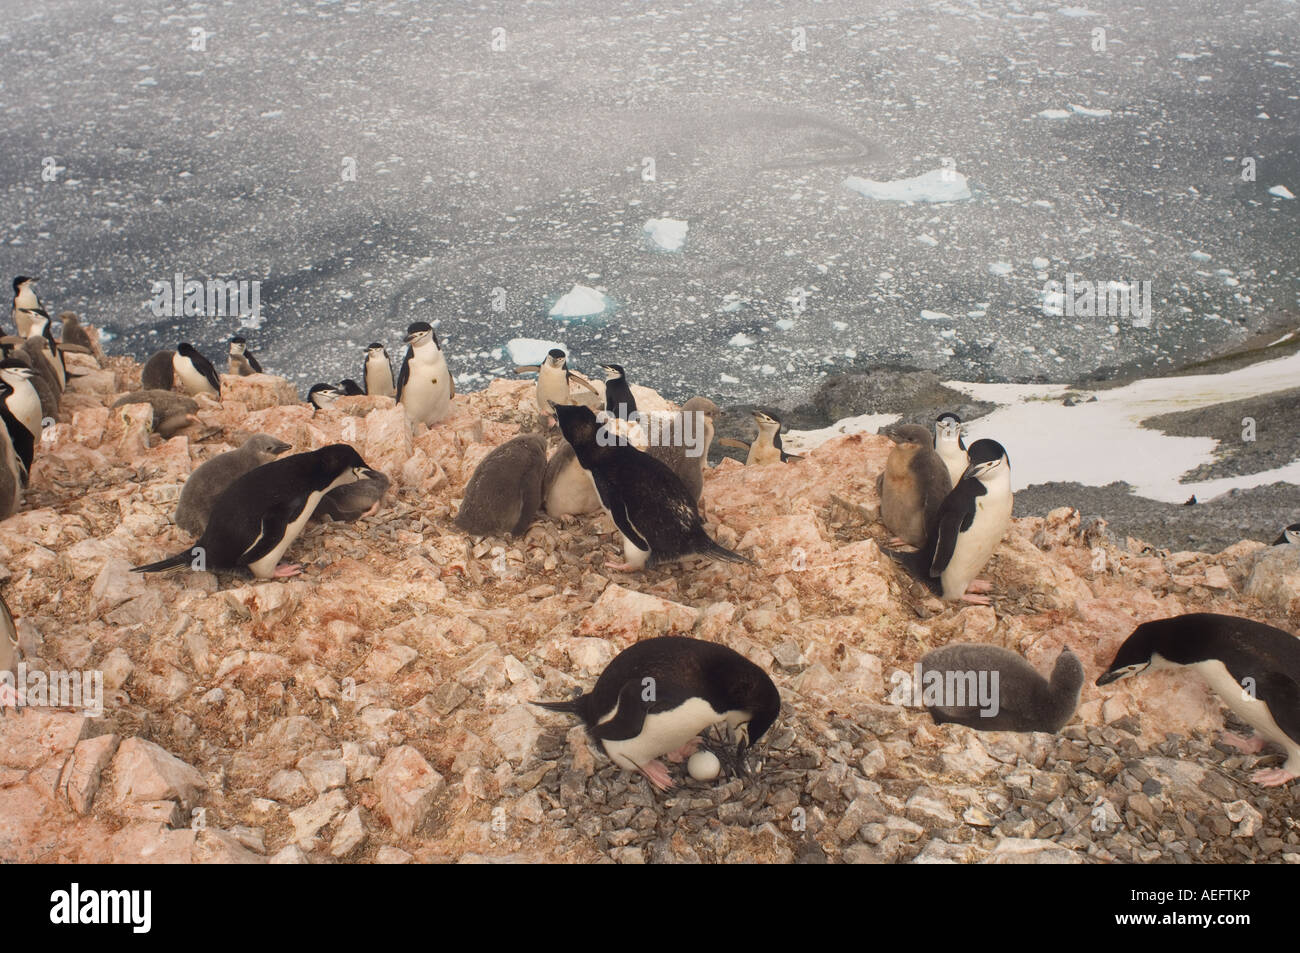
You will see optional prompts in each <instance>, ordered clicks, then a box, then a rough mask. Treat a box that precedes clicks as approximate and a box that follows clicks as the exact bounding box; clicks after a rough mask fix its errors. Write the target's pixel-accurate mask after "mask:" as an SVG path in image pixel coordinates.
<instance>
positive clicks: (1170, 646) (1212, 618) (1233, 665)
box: [1097, 612, 1300, 787]
mask: <svg viewBox="0 0 1300 953" xmlns="http://www.w3.org/2000/svg"><path fill="white" fill-rule="evenodd" d="M1175 668H1190V669H1194V670H1195V671H1197V672H1199V673H1200V674H1201V676H1202V677H1203V678H1204V679H1205V680H1206V681H1207V682H1209V684H1210V687H1211V688H1213V689H1214V691H1215V692H1216V693H1217V694H1218V696H1219V698H1221V699H1222V700H1223V702H1224V704H1226V705H1227V706H1228V707H1229V708H1231V709H1232V711H1233V712H1234V713H1236V715H1237V717H1238V718H1240V719H1241V720H1242V721H1244V722H1246V723H1247V724H1248V725H1250V726H1251V727H1253V728H1254V729H1255V734H1254V736H1253V737H1251V738H1242V737H1240V736H1238V735H1234V734H1225V735H1224V736H1223V740H1224V741H1226V742H1227V743H1228V744H1230V745H1232V746H1233V747H1236V748H1239V749H1240V750H1242V751H1245V752H1248V753H1252V754H1253V753H1256V752H1258V751H1259V750H1260V749H1262V748H1263V747H1264V744H1265V743H1266V742H1269V741H1271V742H1273V743H1274V744H1277V745H1281V746H1282V748H1283V749H1284V750H1285V751H1286V754H1287V759H1286V762H1285V763H1284V764H1283V765H1282V767H1280V768H1267V769H1264V770H1261V771H1256V772H1255V773H1254V774H1253V775H1251V780H1252V781H1254V782H1255V783H1256V784H1259V785H1263V786H1264V787H1278V786H1280V785H1283V784H1286V783H1287V782H1288V781H1292V780H1294V779H1295V778H1297V777H1300V639H1297V638H1296V637H1295V636H1294V635H1291V633H1289V632H1284V631H1283V630H1281V629H1275V628H1273V626H1271V625H1264V624H1263V623H1262V622H1254V621H1252V620H1250V619H1241V618H1238V617H1236V616H1230V615H1218V614H1216V613H1212V612H1192V613H1188V614H1186V615H1180V616H1174V617H1172V618H1169V619H1157V620H1155V621H1152V622H1143V623H1142V624H1141V625H1139V626H1138V627H1137V628H1136V629H1134V630H1133V634H1132V635H1130V636H1129V637H1128V639H1126V640H1125V642H1124V644H1123V645H1121V646H1120V647H1119V651H1118V652H1116V653H1115V659H1114V661H1112V662H1111V663H1110V666H1109V667H1108V668H1107V669H1106V671H1105V672H1103V673H1102V674H1101V676H1100V677H1099V678H1098V679H1097V684H1098V685H1109V684H1110V683H1111V682H1117V681H1119V680H1120V679H1123V678H1131V677H1132V676H1134V675H1138V674H1140V673H1142V672H1145V671H1159V670H1161V669H1175Z"/></svg>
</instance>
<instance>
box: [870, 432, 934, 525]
mask: <svg viewBox="0 0 1300 953" xmlns="http://www.w3.org/2000/svg"><path fill="white" fill-rule="evenodd" d="M881 433H883V434H884V435H885V436H887V437H889V439H890V440H892V441H894V444H895V446H894V449H893V450H891V451H890V452H889V457H888V459H886V461H885V469H884V470H882V471H881V473H880V476H878V477H877V478H876V492H877V493H878V494H879V496H880V518H881V520H882V521H883V522H884V524H885V526H886V527H887V528H888V529H889V531H890V532H891V533H893V534H894V537H895V539H896V540H897V541H898V542H902V543H906V544H907V545H909V546H915V547H917V548H918V549H920V548H921V547H923V546H925V544H926V543H927V542H929V541H930V540H931V539H933V538H934V536H935V533H936V531H937V529H938V525H939V507H940V506H941V505H942V504H943V501H944V500H945V499H946V498H947V496H948V494H949V493H951V492H952V482H951V480H950V479H949V477H948V468H947V466H945V464H944V461H943V458H941V457H940V456H939V454H938V453H936V452H935V451H934V450H933V449H932V448H931V447H930V431H929V430H927V429H926V428H925V427H922V426H920V425H919V424H894V425H892V426H889V427H886V428H884V429H883V430H882V431H881Z"/></svg>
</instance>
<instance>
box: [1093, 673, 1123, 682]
mask: <svg viewBox="0 0 1300 953" xmlns="http://www.w3.org/2000/svg"><path fill="white" fill-rule="evenodd" d="M1123 677H1124V673H1123V672H1122V671H1118V670H1117V671H1113V672H1102V673H1101V674H1100V675H1098V676H1097V684H1098V685H1109V684H1110V683H1111V682H1117V681H1119V680H1120V679H1121V678H1123Z"/></svg>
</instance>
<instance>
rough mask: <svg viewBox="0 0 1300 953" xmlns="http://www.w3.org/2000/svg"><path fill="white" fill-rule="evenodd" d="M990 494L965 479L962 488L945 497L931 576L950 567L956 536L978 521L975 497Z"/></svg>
mask: <svg viewBox="0 0 1300 953" xmlns="http://www.w3.org/2000/svg"><path fill="white" fill-rule="evenodd" d="M967 484H971V485H967ZM987 492H988V491H987V490H985V489H984V487H983V486H982V485H981V484H980V482H979V481H978V480H963V481H962V485H961V486H959V487H958V488H957V489H955V490H953V491H952V492H951V493H949V494H948V495H947V497H945V498H944V501H943V503H941V504H940V506H939V520H938V526H937V527H936V530H935V542H934V556H933V558H932V559H931V560H930V575H931V576H933V577H935V578H938V577H939V576H942V575H943V571H944V570H945V569H947V568H948V563H949V562H951V561H952V554H953V552H955V551H956V549H957V536H958V535H959V534H960V533H962V532H964V531H965V530H968V529H970V526H971V523H973V522H975V497H976V496H982V495H983V494H984V493H987Z"/></svg>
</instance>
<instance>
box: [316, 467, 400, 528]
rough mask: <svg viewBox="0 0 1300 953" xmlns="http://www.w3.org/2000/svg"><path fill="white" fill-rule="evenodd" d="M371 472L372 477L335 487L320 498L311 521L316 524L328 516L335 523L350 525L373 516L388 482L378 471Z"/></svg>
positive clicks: (386, 489) (386, 490) (385, 491)
mask: <svg viewBox="0 0 1300 953" xmlns="http://www.w3.org/2000/svg"><path fill="white" fill-rule="evenodd" d="M371 472H372V473H374V476H372V477H369V478H367V479H365V480H358V481H357V482H356V483H346V484H344V485H343V486H336V487H335V488H334V489H332V490H330V491H329V492H328V493H326V494H325V495H324V496H323V497H321V501H320V503H319V505H317V507H316V512H314V513H312V514H311V521H312V522H313V523H318V522H320V521H321V520H323V519H324V518H325V517H327V516H328V517H329V518H330V519H332V520H333V521H334V522H336V523H352V522H355V521H356V520H359V519H361V517H363V516H371V515H373V514H374V513H375V512H376V511H377V510H378V509H379V501H380V500H382V499H383V498H384V494H385V493H387V492H388V486H389V480H388V477H386V476H385V475H384V474H382V473H380V472H379V471H378V470H373V471H371Z"/></svg>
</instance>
